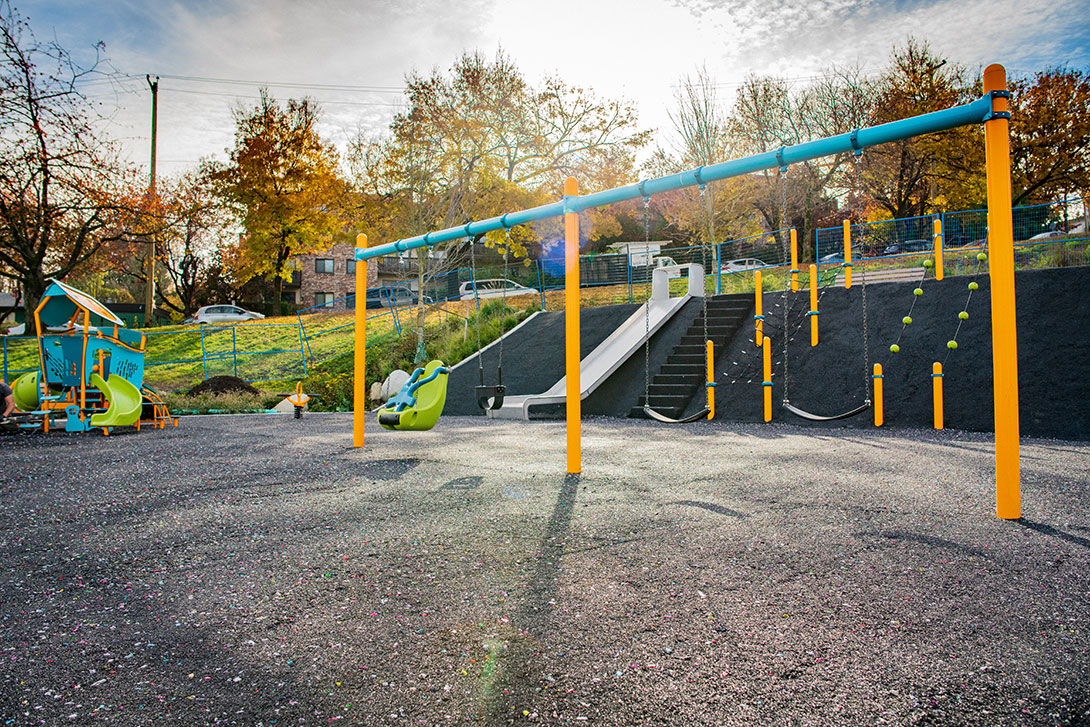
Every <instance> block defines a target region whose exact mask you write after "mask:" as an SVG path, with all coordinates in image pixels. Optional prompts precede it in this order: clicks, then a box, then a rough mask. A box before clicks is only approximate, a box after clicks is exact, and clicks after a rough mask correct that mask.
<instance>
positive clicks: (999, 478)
mask: <svg viewBox="0 0 1090 727" xmlns="http://www.w3.org/2000/svg"><path fill="white" fill-rule="evenodd" d="M1009 97H1010V92H1009V91H1008V90H1007V88H1006V72H1005V70H1004V69H1003V67H1002V66H1000V65H995V64H993V65H991V66H989V67H988V68H987V69H986V70H985V72H984V95H983V96H982V97H981V98H979V99H977V100H976V101H973V102H971V103H968V104H963V105H960V106H955V107H952V108H949V109H945V110H942V111H937V112H933V113H929V114H924V115H922V116H916V117H911V118H907V119H902V120H900V121H894V122H890V123H887V124H882V125H880V126H875V127H870V128H864V129H856V130H854V131H851V132H849V133H845V134H840V135H837V136H833V137H829V138H825V139H819V140H815V141H810V142H805V143H802V144H797V145H793V146H789V147H781V148H779V149H776V150H772V151H767V152H764V153H762V154H757V155H754V156H750V157H746V158H744V159H738V160H733V161H727V162H721V163H718V164H713V165H708V166H703V167H699V168H697V169H693V170H689V171H686V172H681V173H678V174H672V175H669V176H666V177H660V178H656V179H650V180H644V181H641V182H639V183H637V184H630V185H626V186H624V187H618V188H614V189H610V190H605V191H602V192H597V193H593V194H588V195H582V196H581V195H579V193H578V192H579V188H578V182H577V181H576V180H575V179H574V178H569V179H568V180H567V181H566V182H565V184H564V190H563V191H564V194H563V198H562V200H561V201H559V202H554V203H551V204H547V205H542V206H540V207H535V208H532V209H528V210H522V211H519V212H512V213H506V214H503V215H500V216H497V217H492V218H489V219H486V220H481V221H477V222H470V223H468V224H466V225H463V226H460V227H453V228H448V229H446V230H441V231H437V232H429V233H427V234H424V235H422V236H417V237H413V238H408V239H404V240H398V241H396V242H393V243H388V244H385V245H379V246H376V247H368V246H367V238H366V235H360V236H359V238H358V242H357V244H358V248H357V250H356V259H357V261H358V262H359V263H360V264H358V265H357V266H356V291H357V295H359V294H360V292H359V291H360V290H364V291H365V290H366V284H367V265H366V261H367V260H369V259H371V258H376V257H381V256H382V255H386V254H393V253H400V252H404V251H407V250H411V249H416V248H423V247H428V246H431V245H435V244H438V243H441V242H447V241H453V240H459V239H463V238H468V239H470V240H472V239H473V238H474V237H476V236H478V235H482V234H485V233H487V232H490V231H493V230H500V229H509V228H510V227H513V226H515V225H520V224H525V223H528V222H533V221H536V220H541V219H547V218H553V217H559V216H563V218H564V239H565V312H566V316H565V328H566V372H567V374H566V381H565V383H566V391H565V402H566V408H567V415H566V421H567V472H568V473H569V474H577V473H579V472H581V468H582V463H581V434H580V431H581V430H580V425H581V408H580V401H581V397H580V392H581V386H580V351H579V257H578V253H579V213H580V212H581V211H583V210H587V209H591V208H595V207H601V206H606V205H610V204H615V203H618V202H622V201H626V200H632V199H637V198H643V199H645V200H646V199H649V198H650V197H651V196H652V195H654V194H659V193H663V192H668V191H673V190H677V189H682V188H685V187H692V186H700V187H704V186H705V185H707V184H708V183H710V182H714V181H718V180H722V179H727V178H731V177H736V176H740V175H744V174H750V173H754V172H759V171H762V170H767V169H777V168H778V169H779V170H781V172H784V171H786V170H787V168H788V167H789V165H790V164H792V163H797V162H802V161H806V160H810V159H817V158H820V157H825V156H831V155H834V154H842V153H855V154H859V153H861V152H862V150H863V149H865V148H867V147H871V146H876V145H879V144H884V143H888V142H893V141H899V140H904V139H909V138H912V137H915V136H920V135H923V134H928V133H935V132H939V131H946V130H949V129H953V128H957V127H961V126H967V125H970V124H978V123H980V124H983V126H984V136H985V159H986V162H985V164H986V174H987V197H988V230H989V233H988V237H989V245H990V248H991V265H990V266H989V274H990V279H991V286H990V288H991V296H992V307H991V308H992V339H993V340H992V343H993V345H992V355H993V387H992V389H993V401H994V416H995V452H996V453H995V458H996V514H997V516H998V517H1000V518H1005V519H1016V518H1019V517H1020V516H1021V501H1020V474H1019V471H1020V462H1019V424H1018V371H1017V334H1016V327H1015V296H1014V293H1015V291H1014V241H1013V226H1012V213H1011V191H1010V148H1009V119H1010V113H1009V111H1008V110H1007V105H1008V99H1009ZM850 254H851V249H850V245H849V246H847V249H846V251H845V257H846V260H845V262H850V257H849V256H850ZM793 263H794V261H793ZM792 268H793V269H796V270H797V264H792ZM847 270H848V271H850V268H847ZM848 281H849V282H848V284H849V285H850V277H849V278H848ZM814 319H815V321H816V316H814ZM814 325H815V326H816V322H815V324H814ZM355 335H356V345H355V391H354V396H355V419H354V435H353V443H354V445H355V446H357V447H362V446H364V415H365V405H366V383H365V381H364V372H365V370H366V369H365V363H366V315H365V313H364V309H363V308H360V307H358V308H357V312H356V327H355ZM768 351H769V347H768V346H765V352H766V353H765V355H766V357H767V355H768ZM766 371H767V364H766ZM769 377H770V375H769ZM868 398H869V397H868Z"/></svg>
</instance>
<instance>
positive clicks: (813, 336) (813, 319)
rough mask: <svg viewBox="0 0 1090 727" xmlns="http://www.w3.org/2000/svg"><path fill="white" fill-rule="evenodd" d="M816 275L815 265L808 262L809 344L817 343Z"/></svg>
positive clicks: (814, 344)
mask: <svg viewBox="0 0 1090 727" xmlns="http://www.w3.org/2000/svg"><path fill="white" fill-rule="evenodd" d="M817 288H818V275H817V265H814V264H813V263H810V346H816V345H818V307H817V305H818V301H817V298H818V295H817Z"/></svg>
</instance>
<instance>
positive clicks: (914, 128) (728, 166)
mask: <svg viewBox="0 0 1090 727" xmlns="http://www.w3.org/2000/svg"><path fill="white" fill-rule="evenodd" d="M991 115H992V96H991V94H986V95H984V96H982V97H981V98H978V99H977V100H976V101H973V102H972V103H967V104H963V105H961V106H953V107H951V108H948V109H943V110H942V111H934V112H932V113H929V114H924V115H922V116H914V117H912V118H909V119H901V120H900V121H891V122H889V123H887V124H881V125H879V126H872V127H869V128H866V129H856V130H855V131H852V132H849V133H846V134H839V135H837V136H830V137H828V138H825V139H817V140H815V141H808V142H805V143H802V144H795V145H793V146H784V147H780V148H779V149H776V150H774V151H767V152H764V153H761V154H754V155H753V156H749V157H745V158H742V159H734V160H731V161H727V162H720V163H718V164H710V165H708V166H703V167H697V168H696V169H690V170H689V171H687V172H679V173H677V174H670V175H667V176H665V177H657V178H655V179H648V180H644V181H642V182H639V183H637V184H629V185H625V186H624V187H615V188H613V189H607V190H604V191H602V192H595V193H593V194H587V195H579V196H572V197H565V198H564V199H563V200H562V201H560V202H552V203H550V204H546V205H541V206H540V207H532V208H530V209H528V210H521V211H519V212H508V213H507V214H503V215H499V216H498V217H490V218H488V219H485V220H479V221H477V222H470V223H469V224H467V225H462V226H460V227H450V228H447V229H445V230H439V231H437V232H429V233H427V234H425V235H418V236H417V237H409V238H405V239H403V240H398V241H396V242H390V243H387V244H385V245H378V246H375V247H367V248H356V259H357V260H370V259H371V258H376V257H381V256H383V255H394V254H397V253H400V252H405V251H407V250H413V249H417V248H421V247H430V246H431V245H436V244H438V243H440V242H449V241H451V240H460V239H463V238H466V237H474V236H476V235H483V234H485V233H486V232H492V231H493V230H502V229H505V228H510V227H514V226H515V225H522V224H526V223H527V222H535V221H537V220H544V219H549V218H552V217H560V216H561V215H563V214H565V213H566V212H581V211H582V210H585V209H592V208H595V207H604V206H607V205H611V204H616V203H618V202H625V201H628V200H631V199H640V198H644V197H650V196H652V195H655V194H661V193H663V192H672V191H674V190H678V189H683V188H685V187H694V186H697V185H700V184H707V183H708V182H715V181H719V180H721V179H729V178H731V177H739V176H742V175H744V174H752V173H754V172H760V171H764V170H766V169H775V168H778V167H786V166H787V165H789V164H795V163H798V162H805V161H810V160H811V159H820V158H821V157H826V156H832V155H834V154H843V153H846V152H859V151H861V150H863V149H865V148H867V147H871V146H877V145H879V144H888V143H889V142H892V141H901V140H903V139H909V138H912V137H914V136H920V135H921V134H932V133H935V132H937V131H947V130H949V129H956V128H958V127H960V126H968V125H970V124H979V123H983V122H985V121H987V120H988V119H990V118H991Z"/></svg>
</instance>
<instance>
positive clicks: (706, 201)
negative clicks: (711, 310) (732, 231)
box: [700, 184, 719, 346]
mask: <svg viewBox="0 0 1090 727" xmlns="http://www.w3.org/2000/svg"><path fill="white" fill-rule="evenodd" d="M704 187H705V185H703V184H701V185H700V207H701V209H702V210H704V211H705V213H706V214H707V215H708V216H709V218H710V216H711V207H710V204H711V202H710V200H711V195H708V194H705V191H704ZM712 225H714V223H711V222H710V223H709V224H708V225H701V227H703V228H704V229H703V230H702V231H701V236H702V237H703V236H704V235H705V234H707V235H709V239H711V240H712V244H715V243H714V240H715V238H714V237H711V236H712V235H714V234H715V228H714V227H712ZM706 252H707V247H706V246H705V245H704V244H701V246H700V258H701V262H702V263H704V266H705V269H707V266H708V259H707V255H706ZM713 257H714V256H713ZM718 273H719V271H718V270H717V271H716V274H718ZM705 280H707V278H705V279H704V280H701V281H700V282H701V287H703V288H704V291H703V292H704V297H703V298H702V299H701V300H702V301H703V312H704V345H705V346H707V344H708V290H707V284H706V283H705Z"/></svg>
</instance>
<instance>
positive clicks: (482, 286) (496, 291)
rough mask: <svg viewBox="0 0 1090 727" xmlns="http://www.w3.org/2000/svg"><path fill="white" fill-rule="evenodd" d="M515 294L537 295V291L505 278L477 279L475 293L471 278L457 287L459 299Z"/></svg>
mask: <svg viewBox="0 0 1090 727" xmlns="http://www.w3.org/2000/svg"><path fill="white" fill-rule="evenodd" d="M516 295H537V291H536V290H534V289H533V288H527V287H526V286H524V285H519V284H518V283H516V282H515V281H514V280H506V279H505V278H490V279H488V280H478V281H477V290H476V293H474V290H473V281H472V280H467V281H466V282H464V283H462V285H461V287H459V288H458V296H459V299H460V300H473V299H474V298H501V297H508V298H510V297H513V296H516Z"/></svg>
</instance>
